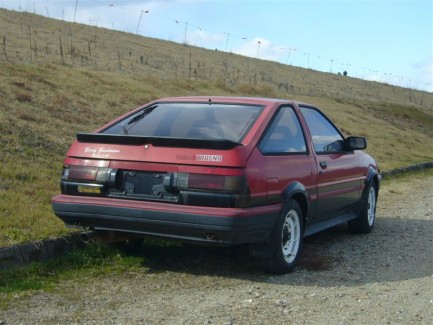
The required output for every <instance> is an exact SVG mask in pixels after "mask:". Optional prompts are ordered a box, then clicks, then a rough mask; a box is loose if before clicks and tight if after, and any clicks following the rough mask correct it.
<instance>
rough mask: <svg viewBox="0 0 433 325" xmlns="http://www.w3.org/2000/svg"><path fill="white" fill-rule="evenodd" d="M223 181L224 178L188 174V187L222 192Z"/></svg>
mask: <svg viewBox="0 0 433 325" xmlns="http://www.w3.org/2000/svg"><path fill="white" fill-rule="evenodd" d="M224 180H225V176H219V175H204V174H190V175H189V178H188V187H189V188H201V189H210V190H223V189H224Z"/></svg>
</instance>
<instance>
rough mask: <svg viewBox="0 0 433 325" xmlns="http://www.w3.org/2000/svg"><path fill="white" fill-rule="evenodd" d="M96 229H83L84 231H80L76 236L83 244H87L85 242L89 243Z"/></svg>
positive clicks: (94, 235)
mask: <svg viewBox="0 0 433 325" xmlns="http://www.w3.org/2000/svg"><path fill="white" fill-rule="evenodd" d="M96 235H97V234H96V231H94V230H89V231H84V232H82V233H80V234H79V235H78V238H79V239H80V240H81V241H82V242H83V243H84V244H87V243H89V241H90V240H91V239H93V238H95V237H96Z"/></svg>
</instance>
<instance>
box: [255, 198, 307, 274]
mask: <svg viewBox="0 0 433 325" xmlns="http://www.w3.org/2000/svg"><path fill="white" fill-rule="evenodd" d="M302 239H303V220H302V212H301V209H300V208H299V205H298V203H297V202H296V201H295V200H293V199H291V200H289V201H287V203H286V204H285V206H284V208H283V210H282V211H281V214H280V217H279V219H278V222H277V224H276V225H275V228H274V230H273V231H272V235H271V240H270V242H269V243H268V245H269V250H270V256H271V257H266V258H263V260H262V263H263V268H264V269H265V271H267V272H270V273H275V274H284V273H288V272H291V271H293V269H294V268H295V266H296V263H297V262H298V259H299V255H300V252H301V248H302Z"/></svg>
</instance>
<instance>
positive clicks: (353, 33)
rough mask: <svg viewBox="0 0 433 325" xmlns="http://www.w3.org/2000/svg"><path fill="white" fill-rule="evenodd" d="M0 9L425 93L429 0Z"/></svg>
mask: <svg viewBox="0 0 433 325" xmlns="http://www.w3.org/2000/svg"><path fill="white" fill-rule="evenodd" d="M0 7H2V8H7V9H13V10H16V11H29V12H34V13H37V14H40V15H44V16H49V17H51V18H57V19H64V20H67V21H74V17H75V21H76V22H79V23H84V24H89V25H96V26H99V27H105V28H109V29H117V30H122V31H126V32H130V33H134V34H135V33H138V34H139V35H143V36H150V37H155V38H160V39H165V40H170V41H175V42H179V43H183V42H185V41H186V42H187V43H188V44H191V45H196V46H200V47H205V48H209V49H218V50H221V51H228V52H233V53H238V54H241V55H245V56H251V57H255V58H256V57H258V58H260V59H266V60H273V61H278V62H281V63H284V64H292V65H295V66H300V67H304V68H310V69H315V70H320V71H326V72H333V73H338V72H340V73H342V72H343V71H345V70H347V72H348V74H349V75H350V76H353V77H356V78H361V79H368V80H377V81H380V82H387V83H391V84H395V85H399V86H403V87H411V88H416V89H420V90H427V91H430V92H433V0H422V1H418V0H406V1H392V0H382V1H379V0H377V1H376V0H363V1H351V0H339V1H326V0H325V1H319V0H307V1H295V0H286V1H283V0H280V1H278V0H274V1H272V0H271V1H261V0H255V1H254V0H234V1H229V0H171V1H169V0H165V1H164V0H162V1H138V0H123V1H122V0H46V1H38V0H14V1H12V0H0ZM75 9H76V10H75Z"/></svg>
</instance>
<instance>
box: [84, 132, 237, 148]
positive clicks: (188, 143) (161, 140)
mask: <svg viewBox="0 0 433 325" xmlns="http://www.w3.org/2000/svg"><path fill="white" fill-rule="evenodd" d="M77 140H78V142H82V143H103V144H126V145H132V146H139V145H144V144H152V145H153V146H155V147H176V148H196V149H217V150H229V149H233V148H234V147H237V146H242V143H239V142H235V141H231V140H226V139H183V138H173V137H147V136H137V135H119V134H102V133H77Z"/></svg>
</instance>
